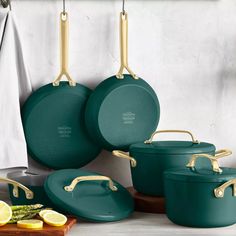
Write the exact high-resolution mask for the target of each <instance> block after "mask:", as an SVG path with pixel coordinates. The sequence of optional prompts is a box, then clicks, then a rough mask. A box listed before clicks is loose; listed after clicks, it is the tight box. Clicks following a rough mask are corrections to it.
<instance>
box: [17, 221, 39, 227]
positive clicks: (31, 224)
mask: <svg viewBox="0 0 236 236" xmlns="http://www.w3.org/2000/svg"><path fill="white" fill-rule="evenodd" d="M17 227H18V228H23V229H42V228H43V221H41V220H19V221H17Z"/></svg>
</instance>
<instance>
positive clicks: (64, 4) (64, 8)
mask: <svg viewBox="0 0 236 236" xmlns="http://www.w3.org/2000/svg"><path fill="white" fill-rule="evenodd" d="M62 4H63V15H65V14H66V1H65V0H63V2H62Z"/></svg>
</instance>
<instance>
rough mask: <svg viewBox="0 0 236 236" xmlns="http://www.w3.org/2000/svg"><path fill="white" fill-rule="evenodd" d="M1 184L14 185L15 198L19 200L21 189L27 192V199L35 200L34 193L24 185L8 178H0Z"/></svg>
mask: <svg viewBox="0 0 236 236" xmlns="http://www.w3.org/2000/svg"><path fill="white" fill-rule="evenodd" d="M0 182H1V183H7V184H11V185H13V196H14V197H16V198H18V197H19V188H20V189H22V190H23V191H24V192H25V196H26V198H27V199H33V198H34V193H33V192H32V191H31V190H30V189H28V188H27V187H25V186H24V185H23V184H20V183H18V182H16V181H15V180H11V179H7V178H0Z"/></svg>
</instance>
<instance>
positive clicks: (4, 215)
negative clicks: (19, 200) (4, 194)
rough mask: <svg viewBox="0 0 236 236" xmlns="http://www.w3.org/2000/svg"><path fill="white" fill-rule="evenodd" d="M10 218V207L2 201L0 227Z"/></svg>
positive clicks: (0, 205) (0, 204)
mask: <svg viewBox="0 0 236 236" xmlns="http://www.w3.org/2000/svg"><path fill="white" fill-rule="evenodd" d="M11 217H12V210H11V207H10V206H9V205H8V204H7V203H5V202H4V201H0V226H3V225H5V224H7V223H8V221H9V220H10V219H11Z"/></svg>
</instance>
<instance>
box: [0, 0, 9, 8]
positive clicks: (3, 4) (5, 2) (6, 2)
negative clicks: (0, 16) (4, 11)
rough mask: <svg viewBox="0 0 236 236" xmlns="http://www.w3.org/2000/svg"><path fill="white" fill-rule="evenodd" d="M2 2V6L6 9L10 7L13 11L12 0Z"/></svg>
mask: <svg viewBox="0 0 236 236" xmlns="http://www.w3.org/2000/svg"><path fill="white" fill-rule="evenodd" d="M0 1H1V5H2V6H3V7H4V8H7V7H9V9H10V10H11V1H10V0H0Z"/></svg>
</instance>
